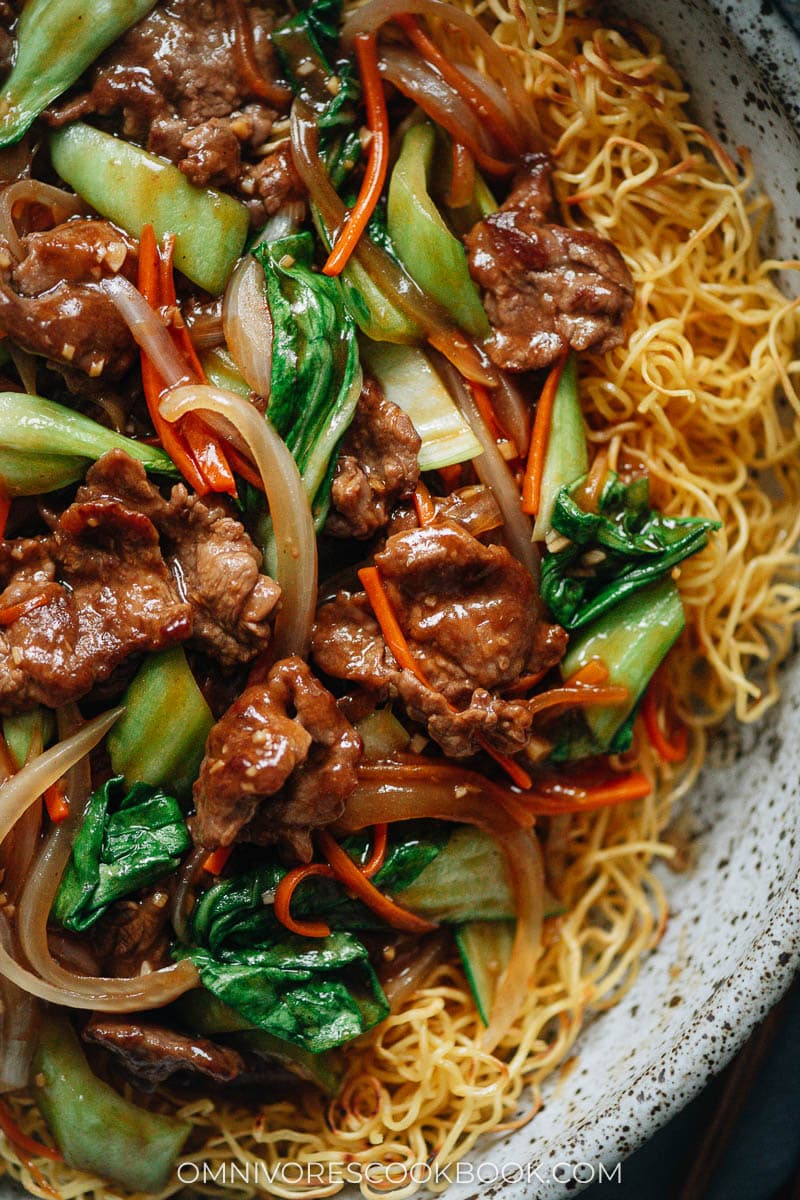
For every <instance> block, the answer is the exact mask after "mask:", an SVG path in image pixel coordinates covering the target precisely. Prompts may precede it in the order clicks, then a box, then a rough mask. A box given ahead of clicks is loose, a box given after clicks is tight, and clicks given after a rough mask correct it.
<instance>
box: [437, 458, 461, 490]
mask: <svg viewBox="0 0 800 1200" xmlns="http://www.w3.org/2000/svg"><path fill="white" fill-rule="evenodd" d="M463 475H464V471H463V468H462V466H461V463H454V465H453V466H452V467H439V478H440V479H441V481H442V483H443V484H444V486H445V487H446V488H447V491H448V492H454V491H455V490H456V488H457V487H460V485H461V479H462V477H463Z"/></svg>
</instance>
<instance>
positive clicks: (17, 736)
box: [3, 707, 55, 770]
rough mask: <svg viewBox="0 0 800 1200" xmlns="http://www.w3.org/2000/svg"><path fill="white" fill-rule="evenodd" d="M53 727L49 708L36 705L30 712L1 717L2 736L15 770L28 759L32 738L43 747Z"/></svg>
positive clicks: (49, 737) (50, 736) (48, 741)
mask: <svg viewBox="0 0 800 1200" xmlns="http://www.w3.org/2000/svg"><path fill="white" fill-rule="evenodd" d="M54 729H55V722H54V720H53V714H52V712H51V711H50V709H49V708H41V707H38V708H33V709H31V711H30V712H26V713H17V714H16V715H14V716H11V717H3V737H4V738H5V741H6V745H7V746H8V748H9V750H10V751H11V757H12V758H13V759H14V762H15V763H16V766H17V770H20V769H21V768H22V767H24V766H25V763H26V762H27V761H28V755H29V754H30V752H31V746H32V745H33V743H34V739H36V741H37V743H38V744H40V745H41V747H42V748H43V749H44V747H45V746H47V745H49V743H50V740H51V738H52V736H53V732H54Z"/></svg>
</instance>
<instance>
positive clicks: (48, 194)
mask: <svg viewBox="0 0 800 1200" xmlns="http://www.w3.org/2000/svg"><path fill="white" fill-rule="evenodd" d="M18 204H43V205H44V206H45V207H46V208H49V209H50V211H51V213H52V214H53V223H54V224H56V225H58V224H59V223H60V222H61V221H64V220H65V219H66V218H67V217H73V216H77V214H78V213H85V212H87V211H88V210H87V207H86V205H85V204H84V202H83V200H81V198H80V196H75V195H73V194H72V193H71V192H62V190H61V188H57V187H52V185H51V184H49V183H42V182H41V181H40V180H38V179H18V180H17V182H16V183H10V184H9V185H8V187H5V188H3V190H2V191H0V237H1V238H3V239H4V240H5V242H6V243H7V245H8V248H9V250H10V251H11V253H12V254H13V255H14V257H15V258H16V259H20V258H22V257H23V255H24V253H25V247H24V246H23V244H22V240H21V238H20V236H19V234H18V233H17V227H16V224H15V222H14V209H15V208H16V206H17V205H18Z"/></svg>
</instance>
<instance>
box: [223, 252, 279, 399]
mask: <svg viewBox="0 0 800 1200" xmlns="http://www.w3.org/2000/svg"><path fill="white" fill-rule="evenodd" d="M222 328H223V331H224V334H225V341H226V342H227V345H228V349H229V350H230V352H231V354H232V355H233V361H234V362H235V363H236V366H237V367H238V368H239V370H240V371H241V373H242V375H243V376H244V378H245V380H246V381H247V385H248V387H250V388H251V389H252V390H253V391H254V392H256V393H257V394H258V395H259V396H264V397H269V391H270V379H271V376H272V316H271V314H270V311H269V304H268V303H267V281H266V279H265V277H264V268H263V267H262V265H261V263H260V262H259V261H258V260H257V259H255V258H253V256H252V254H248V255H246V256H245V257H244V258H243V259H242V260H241V261H240V262H239V264H238V265H237V267H236V270H235V271H234V272H233V274H232V275H231V277H230V280H229V282H228V286H227V288H226V289H225V299H224V300H223V302H222Z"/></svg>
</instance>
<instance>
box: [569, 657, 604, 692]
mask: <svg viewBox="0 0 800 1200" xmlns="http://www.w3.org/2000/svg"><path fill="white" fill-rule="evenodd" d="M607 681H608V667H607V666H606V664H605V663H604V662H602V660H601V659H599V658H592V659H590V660H589V662H588V663H586V665H585V666H583V667H579V668H578V670H577V671H575V673H574V674H573V675H570V677H569V679H565V680H564V683H565V686H566V687H575V685H576V684H581V683H584V684H587V685H589V686H591V685H593V684H600V683H606V682H607Z"/></svg>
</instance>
